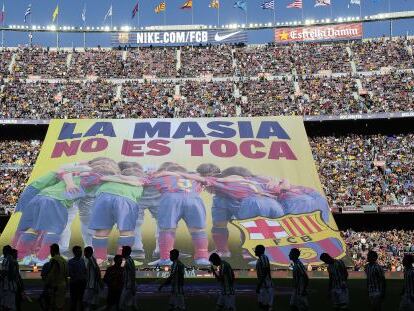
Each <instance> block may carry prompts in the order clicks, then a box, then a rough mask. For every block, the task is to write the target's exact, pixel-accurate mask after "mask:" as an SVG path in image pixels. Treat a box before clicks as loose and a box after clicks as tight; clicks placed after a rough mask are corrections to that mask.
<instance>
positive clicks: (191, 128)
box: [173, 122, 206, 138]
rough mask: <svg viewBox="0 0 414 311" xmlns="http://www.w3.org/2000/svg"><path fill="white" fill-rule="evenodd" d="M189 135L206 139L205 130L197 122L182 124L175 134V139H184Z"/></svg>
mask: <svg viewBox="0 0 414 311" xmlns="http://www.w3.org/2000/svg"><path fill="white" fill-rule="evenodd" d="M187 135H190V136H193V137H206V135H204V132H203V130H202V129H201V127H200V125H199V124H198V123H197V122H182V123H181V124H180V125H179V126H178V129H177V131H176V132H175V134H174V136H173V138H184V137H186V136H187Z"/></svg>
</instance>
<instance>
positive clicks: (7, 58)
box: [0, 49, 13, 78]
mask: <svg viewBox="0 0 414 311" xmlns="http://www.w3.org/2000/svg"><path fill="white" fill-rule="evenodd" d="M12 55H13V51H11V50H8V49H3V50H1V53H0V77H2V78H3V77H7V76H8V75H9V74H10V71H9V67H10V63H11V59H12Z"/></svg>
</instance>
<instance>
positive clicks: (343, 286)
mask: <svg viewBox="0 0 414 311" xmlns="http://www.w3.org/2000/svg"><path fill="white" fill-rule="evenodd" d="M319 258H320V260H322V261H323V262H324V263H326V264H327V265H328V273H329V295H330V297H331V301H332V305H333V307H334V310H348V304H349V291H348V284H347V281H348V271H347V270H346V267H345V264H344V262H343V261H342V260H339V259H334V258H332V257H331V256H330V255H329V254H327V253H322V254H321V256H320V257H319Z"/></svg>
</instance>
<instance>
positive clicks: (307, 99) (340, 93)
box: [0, 38, 414, 119]
mask: <svg viewBox="0 0 414 311" xmlns="http://www.w3.org/2000/svg"><path fill="white" fill-rule="evenodd" d="M413 42H414V41H413V40H411V39H405V38H394V39H392V40H390V39H385V38H382V39H377V40H368V41H353V42H339V43H329V44H320V43H317V44H316V43H309V44H295V45H283V46H274V45H266V46H264V45H262V46H244V47H240V46H231V45H222V46H208V47H182V48H173V47H169V48H158V47H157V48H155V47H153V48H149V47H148V48H140V49H135V50H127V51H125V50H110V49H90V50H86V51H84V50H77V49H63V50H59V51H56V50H49V49H43V48H39V47H34V48H16V49H3V50H2V51H1V52H0V56H1V58H0V76H1V77H2V79H1V88H0V100H1V101H0V118H7V119H11V118H25V119H50V118H67V117H68V118H69V117H70V118H82V117H92V118H97V117H102V118H123V117H131V118H136V117H151V116H152V117H154V116H157V117H181V116H193V117H208V116H255V115H261V116H263V115H292V114H297V115H309V116H315V115H316V116H317V115H344V114H359V113H381V112H410V111H413V110H414V104H413V93H412V89H413V84H414V80H413V77H414V73H413V70H414V66H413V48H412V46H413Z"/></svg>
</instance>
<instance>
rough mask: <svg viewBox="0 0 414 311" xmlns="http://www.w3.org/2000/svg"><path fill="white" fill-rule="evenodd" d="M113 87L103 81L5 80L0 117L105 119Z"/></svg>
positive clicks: (111, 115) (112, 98) (110, 106)
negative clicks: (28, 81)
mask: <svg viewBox="0 0 414 311" xmlns="http://www.w3.org/2000/svg"><path fill="white" fill-rule="evenodd" d="M115 93H116V86H115V85H114V84H113V83H110V82H106V81H105V80H102V81H100V80H97V81H82V82H66V83H62V82H53V83H49V82H41V81H39V82H33V83H25V82H21V81H19V80H15V81H11V82H9V83H6V84H5V85H4V87H3V88H2V91H1V93H0V118H23V119H51V118H88V117H89V118H109V117H113V116H114V114H113V112H112V105H113V102H114V97H115Z"/></svg>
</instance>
